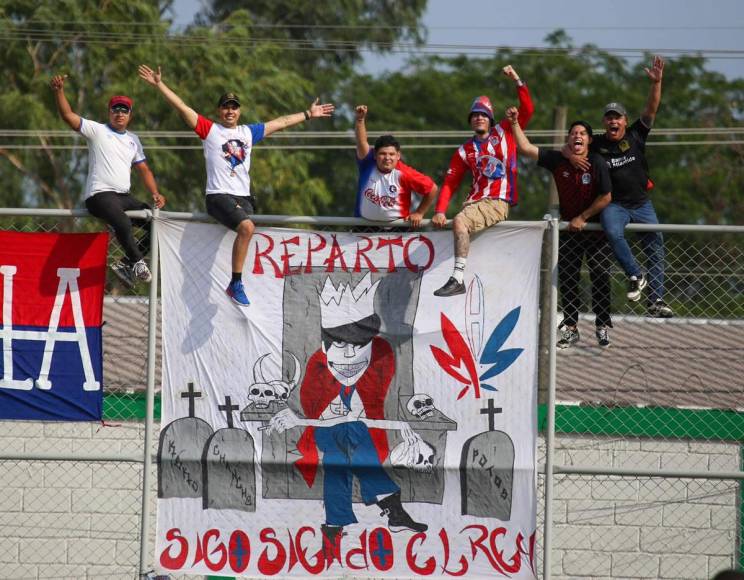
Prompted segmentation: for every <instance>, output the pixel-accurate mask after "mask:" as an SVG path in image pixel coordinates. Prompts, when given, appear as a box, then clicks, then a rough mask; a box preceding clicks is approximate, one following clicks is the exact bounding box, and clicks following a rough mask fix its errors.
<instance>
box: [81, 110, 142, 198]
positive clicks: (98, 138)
mask: <svg viewBox="0 0 744 580" xmlns="http://www.w3.org/2000/svg"><path fill="white" fill-rule="evenodd" d="M78 131H80V134H81V135H82V136H83V137H85V139H86V140H87V141H88V179H87V180H86V183H85V199H88V198H89V197H91V196H93V195H95V194H96V193H98V192H99V191H115V192H117V193H128V192H129V188H130V187H131V186H132V180H131V175H132V165H136V164H137V163H142V162H143V161H144V160H145V152H144V151H143V149H142V143H140V140H139V137H137V135H135V134H134V133H131V132H130V131H124V132H122V133H119V132H118V131H115V130H114V129H112V128H111V127H109V126H108V125H104V124H103V123H96V122H95V121H91V120H89V119H83V118H81V119H80V127H79V128H78Z"/></svg>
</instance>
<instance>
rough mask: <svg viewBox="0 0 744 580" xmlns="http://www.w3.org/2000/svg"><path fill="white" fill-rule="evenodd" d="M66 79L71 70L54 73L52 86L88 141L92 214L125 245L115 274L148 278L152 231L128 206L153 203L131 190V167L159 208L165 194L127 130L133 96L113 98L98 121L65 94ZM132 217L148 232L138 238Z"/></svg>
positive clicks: (128, 280) (65, 114)
mask: <svg viewBox="0 0 744 580" xmlns="http://www.w3.org/2000/svg"><path fill="white" fill-rule="evenodd" d="M66 78H67V76H66V75H65V76H62V75H56V76H54V77H52V80H51V82H50V86H51V87H52V90H53V91H54V98H55V100H56V103H57V110H58V111H59V116H60V117H62V120H63V121H64V122H65V123H67V124H68V125H69V126H70V128H72V129H73V130H75V131H79V132H80V134H81V135H82V136H83V137H85V139H86V140H87V141H88V179H87V181H86V184H85V207H86V208H87V210H88V211H89V212H90V213H91V214H92V215H94V216H96V217H98V218H100V219H102V220H103V221H105V222H106V223H108V224H109V225H110V226H111V227H112V228H113V230H114V234H115V235H116V239H117V240H119V243H120V244H121V247H122V248H123V249H124V253H125V257H124V259H123V260H122V261H121V262H117V263H115V264H112V265H111V269H112V270H113V271H114V273H115V274H116V275H117V276H118V277H119V278H121V280H122V281H123V282H124V283H125V284H126V285H127V286H130V287H131V286H133V285H134V282H135V280H139V281H142V282H149V281H150V280H151V279H152V275H151V274H150V270H149V268H148V267H147V264H146V263H145V260H144V254H145V253H147V251H149V240H150V237H149V233H150V230H149V228H148V227H147V222H146V221H145V220H131V219H130V218H129V216H127V214H126V213H125V212H126V211H127V210H138V209H145V208H149V206H148V205H147V204H146V203H143V202H141V201H139V200H137V199H135V198H134V197H132V196H131V195H130V193H129V188H130V186H131V180H130V176H131V171H132V166H134V167H135V168H136V169H137V172H138V173H139V174H140V177H141V178H142V182H143V183H144V185H145V187H146V188H147V190H148V191H149V192H150V193H151V194H152V199H153V202H154V204H155V207H158V208H160V207H163V205H165V197H163V196H162V195H160V193H159V192H158V186H157V184H156V183H155V177H154V176H153V174H152V171H150V168H149V167H148V166H147V161H146V160H145V153H144V151H143V150H142V143H140V140H139V138H138V137H137V135H135V134H134V133H130V132H129V131H127V126H128V125H129V123H130V122H131V120H132V105H133V103H132V99H130V98H129V97H125V96H115V97H112V98H111V99H110V100H109V104H108V115H109V118H108V123H106V124H103V123H96V122H95V121H91V120H89V119H84V118H82V117H80V116H79V115H78V114H76V113H75V112H73V110H72V107H71V106H70V103H69V102H68V101H67V97H65V90H64V89H65V79H66ZM133 221H134V223H135V224H137V225H141V226H144V230H145V232H146V234H145V236H144V237H143V239H142V240H141V241H139V242H138V241H137V240H135V238H134V234H133V232H132V222H133Z"/></svg>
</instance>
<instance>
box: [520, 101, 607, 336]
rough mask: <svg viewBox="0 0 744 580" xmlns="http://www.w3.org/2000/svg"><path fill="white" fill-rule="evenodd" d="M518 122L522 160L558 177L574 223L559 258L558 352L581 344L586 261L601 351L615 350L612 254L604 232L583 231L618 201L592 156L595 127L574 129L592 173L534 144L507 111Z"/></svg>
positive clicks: (564, 210) (574, 146)
mask: <svg viewBox="0 0 744 580" xmlns="http://www.w3.org/2000/svg"><path fill="white" fill-rule="evenodd" d="M506 115H507V118H508V119H509V122H510V123H512V130H513V133H514V138H515V140H516V142H517V150H518V152H519V154H520V155H525V156H527V157H529V158H530V159H537V164H538V165H539V166H540V167H544V168H545V169H547V170H548V171H550V172H551V173H552V174H553V179H554V181H555V185H556V187H557V189H558V203H559V206H560V212H561V219H562V220H564V221H567V222H569V224H568V230H569V231H567V232H561V240H560V253H559V254H558V281H559V284H560V289H561V304H562V306H563V323H562V324H561V328H560V330H561V338H560V340H559V341H558V343H557V345H556V346H558V348H568V347H569V346H571V345H572V344H575V343H576V342H577V341H578V340H579V330H578V327H577V323H578V320H579V309H580V308H581V295H580V292H579V279H580V278H581V262H582V260H583V259H584V256H586V261H587V264H588V265H589V277H590V279H591V281H592V310H593V311H594V314H595V320H594V323H595V325H596V336H597V341H598V342H599V346H602V347H606V346H609V345H610V336H609V331H608V328H611V327H612V319H611V318H610V304H611V302H612V300H611V294H610V267H611V263H610V255H611V250H610V248H609V245H608V244H607V238H606V237H605V235H604V232H596V231H590V232H583V231H582V230H583V229H584V226H585V225H586V224H587V222H598V221H599V214H600V212H602V210H603V209H604V208H605V207H607V204H609V203H610V201H611V199H612V193H611V192H612V184H611V182H610V173H609V171H608V170H607V163H606V162H605V161H604V159H602V158H601V157H600V156H599V155H596V154H590V153H589V145H590V143H591V142H592V128H591V126H590V125H589V123H587V122H585V121H574V122H573V123H571V127H570V128H569V130H568V147H569V148H570V150H571V153H572V154H574V155H576V156H578V157H580V158H583V159H586V160H587V162H588V163H589V164H590V167H589V169H588V170H587V171H584V170H583V169H578V168H576V167H574V166H573V165H572V164H571V163H570V162H569V161H568V160H567V159H566V158H564V157H563V154H562V153H561V152H560V151H552V150H549V149H545V148H539V147H536V146H535V145H533V144H532V143H530V141H529V139H527V136H526V135H525V134H524V132H523V131H522V129H521V127H519V123H518V122H517V118H518V115H519V113H518V111H517V109H516V108H515V107H510V108H509V109H507V111H506Z"/></svg>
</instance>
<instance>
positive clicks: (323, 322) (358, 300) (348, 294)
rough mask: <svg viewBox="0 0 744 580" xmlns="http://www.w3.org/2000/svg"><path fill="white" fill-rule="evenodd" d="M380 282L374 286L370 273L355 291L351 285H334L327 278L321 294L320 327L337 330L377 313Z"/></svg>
mask: <svg viewBox="0 0 744 580" xmlns="http://www.w3.org/2000/svg"><path fill="white" fill-rule="evenodd" d="M379 283H380V280H378V281H377V282H375V283H374V284H372V276H371V275H370V273H369V272H367V274H366V275H365V276H364V278H362V280H361V282H359V284H357V285H356V287H354V288H353V289H352V288H351V284H343V283H341V284H339V286H338V288H336V286H334V285H333V282H331V279H330V278H326V281H325V284H324V285H323V291H322V292H321V293H320V326H321V327H322V328H336V327H337V326H343V325H345V324H351V323H352V322H357V321H359V320H362V319H364V318H367V317H368V316H372V315H373V314H374V313H375V292H377V286H378V285H379Z"/></svg>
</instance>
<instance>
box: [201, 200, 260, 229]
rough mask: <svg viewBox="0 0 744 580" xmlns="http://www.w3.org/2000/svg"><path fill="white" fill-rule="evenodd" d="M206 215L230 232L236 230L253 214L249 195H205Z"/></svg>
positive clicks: (253, 210)
mask: <svg viewBox="0 0 744 580" xmlns="http://www.w3.org/2000/svg"><path fill="white" fill-rule="evenodd" d="M207 213H208V214H209V215H211V216H212V217H213V218H214V219H216V220H217V221H218V222H220V223H221V224H222V225H223V226H226V227H228V228H230V229H231V230H236V229H238V225H240V222H242V221H243V220H247V219H250V216H252V215H253V214H254V213H256V212H255V206H254V205H253V198H252V197H251V196H250V195H231V194H229V193H209V194H207Z"/></svg>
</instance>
